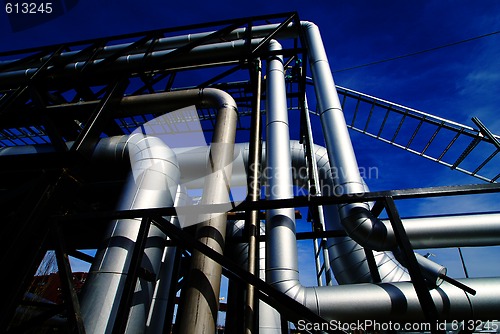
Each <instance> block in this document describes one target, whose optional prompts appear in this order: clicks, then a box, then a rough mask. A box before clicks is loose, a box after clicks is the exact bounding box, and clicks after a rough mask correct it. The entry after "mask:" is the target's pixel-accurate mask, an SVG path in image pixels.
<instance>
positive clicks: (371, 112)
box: [363, 103, 375, 132]
mask: <svg viewBox="0 0 500 334" xmlns="http://www.w3.org/2000/svg"><path fill="white" fill-rule="evenodd" d="M373 109H375V103H373V104H372V107H371V109H370V113H369V114H368V118H367V119H366V124H365V127H364V129H363V132H366V129H368V124H369V123H370V120H371V118H372V115H373Z"/></svg>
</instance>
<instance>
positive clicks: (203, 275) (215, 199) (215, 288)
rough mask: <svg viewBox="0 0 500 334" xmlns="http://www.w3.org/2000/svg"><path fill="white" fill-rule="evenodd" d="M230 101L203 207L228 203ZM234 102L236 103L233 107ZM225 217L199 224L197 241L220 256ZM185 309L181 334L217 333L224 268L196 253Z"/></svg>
mask: <svg viewBox="0 0 500 334" xmlns="http://www.w3.org/2000/svg"><path fill="white" fill-rule="evenodd" d="M226 95H227V98H226V100H225V101H223V103H222V104H221V107H220V108H219V110H218V113H217V120H216V126H215V131H214V134H213V137H212V146H211V150H210V157H209V159H210V161H209V165H210V166H209V170H210V173H211V174H210V175H209V177H208V178H207V182H206V183H205V187H204V189H203V197H202V204H216V203H227V202H228V200H229V193H228V189H229V180H230V178H231V162H232V159H233V153H234V141H235V136H236V124H237V109H236V105H235V104H234V100H232V98H231V97H230V96H229V94H226ZM231 102H233V103H232V104H231ZM225 236H226V215H225V214H222V215H212V216H211V218H210V219H208V220H206V221H204V222H203V223H200V224H199V225H198V228H197V231H196V237H197V239H198V241H200V242H202V243H203V244H205V245H206V246H208V247H210V248H212V249H214V250H215V251H217V252H219V253H221V254H222V253H223V251H224V243H225ZM188 275H189V278H188V280H189V281H188V285H187V287H186V289H187V290H186V291H187V293H186V306H185V308H184V310H183V313H182V314H181V316H180V319H181V324H180V333H185V334H192V333H214V332H215V328H216V325H217V313H218V309H219V292H220V282H221V275H222V267H221V266H220V265H219V264H218V263H217V262H215V261H213V260H212V259H210V258H209V257H207V256H205V255H204V254H202V253H200V252H197V251H194V252H193V254H192V258H191V267H190V270H189V274H188Z"/></svg>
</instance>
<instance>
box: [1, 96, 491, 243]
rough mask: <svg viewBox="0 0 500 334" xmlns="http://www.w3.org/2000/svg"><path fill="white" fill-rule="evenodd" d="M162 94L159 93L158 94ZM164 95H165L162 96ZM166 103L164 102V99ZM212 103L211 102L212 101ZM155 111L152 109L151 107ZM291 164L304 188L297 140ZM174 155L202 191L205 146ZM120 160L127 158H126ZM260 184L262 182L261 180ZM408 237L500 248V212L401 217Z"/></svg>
mask: <svg viewBox="0 0 500 334" xmlns="http://www.w3.org/2000/svg"><path fill="white" fill-rule="evenodd" d="M162 94H163V93H162ZM165 94H166V93H165ZM124 100H126V101H127V102H126V103H127V104H128V103H130V104H128V107H129V108H134V107H135V108H137V107H138V106H139V104H140V101H141V100H142V99H137V100H134V102H132V101H131V100H128V98H127V97H125V98H124ZM167 100H168V99H167ZM214 103H215V101H214ZM155 109H156V108H155ZM120 137H121V136H118V137H109V138H102V139H101V140H100V145H107V146H112V145H114V144H113V142H115V141H117V140H121V139H120ZM67 144H68V147H71V142H68V143H67ZM290 145H291V153H292V162H293V177H294V183H295V185H296V186H299V187H304V186H305V185H306V181H307V178H306V175H305V174H304V172H303V171H304V170H305V167H306V162H305V158H304V157H305V153H304V150H303V146H302V144H300V143H299V142H298V141H293V140H291V141H290ZM172 149H173V151H174V152H175V153H176V156H177V161H178V164H179V166H180V169H181V171H182V173H181V179H180V182H181V183H182V184H186V183H187V184H188V185H189V186H191V187H192V188H202V186H203V176H205V172H204V169H203V167H202V166H201V165H204V164H205V163H206V159H207V157H208V152H209V149H210V147H209V146H199V147H186V148H172ZM262 149H263V156H262V164H263V169H264V170H265V169H266V158H265V154H264V152H265V150H266V145H265V143H263V148H262ZM314 150H315V154H316V160H317V164H318V172H319V176H320V178H321V179H322V182H325V178H326V177H327V176H328V174H329V173H331V170H330V165H329V162H328V156H327V155H326V149H325V148H324V147H322V146H319V145H315V146H314ZM54 151H55V149H54V148H53V147H52V146H51V145H44V144H41V145H27V146H14V147H2V148H0V156H9V155H20V154H37V153H40V154H43V153H50V152H54ZM120 152H121V149H120V148H117V149H116V150H115V153H114V155H115V156H118V155H119V153H120ZM248 154H249V144H248V143H237V144H236V145H235V153H234V157H235V159H236V158H237V157H238V156H241V158H242V159H243V164H244V166H247V165H248ZM93 159H95V160H94V162H95V163H98V161H99V160H100V161H103V160H105V161H107V162H109V163H111V162H112V161H113V159H115V158H113V159H110V158H109V157H108V158H106V157H104V156H102V155H99V154H98V152H96V154H95V155H94V157H93ZM120 159H124V160H126V159H128V157H127V156H124V157H120ZM265 173H266V172H265V171H264V172H263V173H261V177H265V176H266V174H265ZM262 181H264V180H262ZM246 182H247V180H246V172H245V170H244V169H241V168H238V169H237V170H236V171H235V172H233V175H232V178H231V184H232V185H233V186H245V185H246ZM330 221H331V220H330ZM382 221H383V223H384V225H386V226H387V231H388V234H393V232H392V227H391V226H390V222H389V221H387V220H382ZM403 225H404V227H405V230H406V233H407V234H408V238H409V239H410V242H411V245H412V247H413V248H414V249H427V248H449V247H483V246H497V245H500V212H487V213H472V214H450V215H438V216H422V217H407V218H403ZM338 229H341V226H340V224H332V225H330V228H329V230H338Z"/></svg>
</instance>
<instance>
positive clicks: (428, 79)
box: [0, 0, 500, 284]
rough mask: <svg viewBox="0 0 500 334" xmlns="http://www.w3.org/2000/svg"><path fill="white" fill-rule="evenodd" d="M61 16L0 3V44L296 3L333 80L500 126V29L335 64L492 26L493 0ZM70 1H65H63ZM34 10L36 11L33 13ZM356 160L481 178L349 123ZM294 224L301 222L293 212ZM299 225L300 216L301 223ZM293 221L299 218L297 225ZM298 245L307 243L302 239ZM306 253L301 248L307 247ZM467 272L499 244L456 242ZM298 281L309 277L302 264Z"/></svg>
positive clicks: (108, 10) (399, 177)
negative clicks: (17, 17) (22, 19)
mask: <svg viewBox="0 0 500 334" xmlns="http://www.w3.org/2000/svg"><path fill="white" fill-rule="evenodd" d="M73 3H75V6H74V7H73V8H71V9H68V10H67V11H66V12H65V13H64V14H62V15H61V16H59V17H57V18H55V19H53V20H51V21H48V22H45V23H42V24H40V25H37V26H34V27H32V28H29V29H25V30H20V31H16V32H14V31H12V26H11V25H10V23H9V20H8V18H7V15H6V14H5V12H4V11H2V12H0V32H1V33H0V51H9V50H14V49H23V48H28V47H33V46H41V45H48V44H55V43H61V42H67V41H75V40H83V39H89V38H97V37H102V36H111V35H117V34H123V33H131V32H137V31H145V30H151V29H158V28H165V27H175V26H180V25H188V24H194V23H200V22H210V21H215V20H223V19H230V18H236V17H246V16H254V15H262V14H271V13H280V12H288V11H297V12H298V13H299V16H300V18H301V19H302V20H308V21H312V22H314V23H316V24H317V25H318V26H319V28H320V30H321V33H322V36H323V40H324V43H325V46H326V48H327V54H328V56H329V59H330V64H331V67H332V70H333V71H334V78H335V81H336V83H337V84H338V85H341V86H344V87H347V88H351V89H354V90H357V91H360V92H364V93H367V94H369V95H372V96H376V97H380V98H383V99H385V100H388V101H392V102H396V103H399V104H402V105H405V106H409V107H411V108H415V109H418V110H422V111H425V112H428V113H430V114H434V115H438V116H441V117H444V118H447V119H450V120H453V121H456V122H460V123H463V124H468V125H471V126H472V125H473V124H472V122H471V121H470V118H471V117H472V116H476V117H479V118H480V119H481V120H482V121H483V123H485V124H486V125H487V126H488V127H489V128H490V129H491V130H492V131H493V132H494V133H500V120H499V119H498V117H497V115H498V106H499V105H500V94H499V93H500V57H499V55H500V34H496V35H492V36H490V37H486V38H482V39H479V40H475V41H471V42H468V43H464V44H459V45H456V46H451V47H447V48H443V49H439V50H436V51H433V52H428V53H424V54H420V55H417V56H413V57H406V58H402V59H398V60H394V61H390V62H384V63H380V64H377V65H373V66H366V67H361V68H357V69H352V70H346V71H339V70H343V69H347V68H351V67H355V66H358V65H362V64H367V63H372V62H375V61H379V60H383V59H388V58H393V57H397V56H400V55H406V54H410V53H414V52H417V51H420V50H425V49H430V48H434V47H438V46H441V45H445V44H449V43H453V42H457V41H460V40H464V39H468V38H472V37H475V36H479V35H483V34H487V33H491V32H494V31H498V30H500V2H498V1H496V0H480V1H446V0H434V1H386V0H381V1H368V0H364V1H355V0H354V1H347V0H346V1H303V0H302V1H297V0H288V1H281V0H280V1H260V0H259V1H245V2H239V3H238V2H234V1H204V2H201V1H189V2H183V1H150V0H142V1H117V0H113V1H112V0H101V1H97V0H85V1H83V0H82V1H73ZM68 4H69V2H68V1H66V5H67V7H69V5H68ZM35 15H40V14H35ZM351 136H352V140H353V143H354V148H355V150H356V152H357V156H358V162H359V165H360V166H362V167H365V168H369V167H377V168H378V177H376V178H371V179H369V180H367V183H368V185H369V186H370V188H371V189H372V190H386V189H400V188H413V187H429V186H440V185H451V184H468V183H480V181H479V180H476V179H474V178H472V177H469V176H466V175H462V174H461V173H459V172H456V171H451V170H449V169H448V168H446V167H444V166H440V165H437V164H436V163H433V162H430V161H426V160H424V159H422V158H420V157H417V156H414V155H411V154H409V153H406V152H403V151H401V150H399V149H397V148H393V147H390V146H389V145H387V144H384V143H381V142H378V141H376V140H373V139H371V138H368V137H366V136H364V135H361V134H358V133H353V132H351ZM499 203H500V201H499V200H498V195H497V196H481V197H461V198H446V199H444V200H443V199H441V200H437V199H429V200H420V201H411V202H410V201H407V202H405V203H403V204H401V206H400V209H401V215H402V216H415V215H428V214H438V213H458V212H478V211H498V210H500V204H499ZM300 224H305V223H303V222H299V225H300ZM304 226H305V225H304ZM299 227H301V226H299ZM300 245H301V247H300V254H301V256H302V258H303V259H305V261H303V262H309V263H310V262H311V261H310V259H308V258H307V257H308V255H306V253H307V252H306V251H307V250H308V249H310V247H309V246H308V245H307V244H306V243H304V242H301V244H300ZM433 253H435V254H437V257H436V258H435V259H436V261H438V262H441V263H443V264H445V265H448V266H449V273H450V275H451V276H454V277H461V276H463V273H462V272H461V269H460V266H459V263H458V262H457V261H458V256H457V251H456V249H455V250H439V251H433ZM307 254H309V253H307ZM464 256H465V258H466V261H467V264H468V266H469V272H470V274H471V275H472V276H484V275H488V276H491V275H500V271H499V269H497V268H491V267H492V266H491V265H490V264H488V261H498V260H494V259H495V258H498V257H499V256H500V249H499V248H498V247H494V248H487V249H464ZM302 268H303V269H304V270H302V273H301V279H302V281H303V283H304V284H314V279H313V276H312V275H310V274H309V272H310V271H307V272H306V269H307V267H305V266H304V267H302Z"/></svg>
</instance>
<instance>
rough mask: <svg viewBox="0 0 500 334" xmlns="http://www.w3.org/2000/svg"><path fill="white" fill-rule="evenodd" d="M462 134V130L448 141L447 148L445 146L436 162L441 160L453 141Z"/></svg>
mask: <svg viewBox="0 0 500 334" xmlns="http://www.w3.org/2000/svg"><path fill="white" fill-rule="evenodd" d="M462 132H463V129H460V131H459V132H457V134H456V135H455V137H453V139H452V140H451V141H450V143H449V144H448V146H446V148H445V149H444V151H443V152H441V155H440V156H439V157H438V160H441V159H442V158H443V156H444V155H445V154H446V152H448V150H449V149H450V148H451V146H452V145H453V144H454V143H455V141H456V140H457V139H458V137H460V135H461V134H462Z"/></svg>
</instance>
